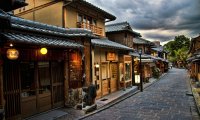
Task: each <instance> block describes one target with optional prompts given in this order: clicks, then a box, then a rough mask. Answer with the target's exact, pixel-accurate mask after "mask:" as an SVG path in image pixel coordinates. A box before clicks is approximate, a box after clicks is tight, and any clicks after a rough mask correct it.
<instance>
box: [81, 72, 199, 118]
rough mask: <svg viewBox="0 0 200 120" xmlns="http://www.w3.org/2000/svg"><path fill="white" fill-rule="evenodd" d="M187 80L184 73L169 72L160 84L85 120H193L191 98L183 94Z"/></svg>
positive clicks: (188, 89) (187, 88) (185, 90)
mask: <svg viewBox="0 0 200 120" xmlns="http://www.w3.org/2000/svg"><path fill="white" fill-rule="evenodd" d="M187 81H188V77H187V73H186V70H184V69H172V70H170V71H169V73H168V74H167V75H166V76H164V77H163V78H162V79H161V80H160V81H158V82H156V83H155V84H153V85H151V86H149V87H148V89H145V90H144V92H139V93H137V94H136V95H134V96H131V97H129V98H128V99H125V100H123V101H121V102H119V103H117V104H115V105H113V106H111V107H109V108H107V109H105V110H103V111H100V112H98V113H96V114H94V115H92V116H88V117H86V118H83V119H85V120H95V119H97V118H98V119H101V120H107V119H110V117H111V119H115V120H122V119H124V120H135V119H136V120H137V119H138V120H194V119H199V117H197V116H194V115H195V114H192V112H191V107H192V105H191V103H193V104H194V101H193V100H191V96H188V95H187V94H186V93H188V91H190V88H189V87H188V83H187ZM81 119H82V118H81Z"/></svg>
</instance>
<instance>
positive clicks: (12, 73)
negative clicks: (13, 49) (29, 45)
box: [3, 61, 21, 119]
mask: <svg viewBox="0 0 200 120" xmlns="http://www.w3.org/2000/svg"><path fill="white" fill-rule="evenodd" d="M3 84H4V87H3V88H4V98H5V101H6V104H5V117H6V119H15V118H16V117H19V115H20V114H21V104H20V78H19V63H18V62H16V61H5V63H4V68H3Z"/></svg>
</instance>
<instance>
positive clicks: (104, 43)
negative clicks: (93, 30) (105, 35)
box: [91, 39, 133, 51]
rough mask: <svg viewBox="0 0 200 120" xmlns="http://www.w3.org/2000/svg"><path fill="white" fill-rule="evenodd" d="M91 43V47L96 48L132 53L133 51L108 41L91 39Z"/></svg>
mask: <svg viewBox="0 0 200 120" xmlns="http://www.w3.org/2000/svg"><path fill="white" fill-rule="evenodd" d="M91 42H92V45H94V46H98V47H105V48H113V49H119V50H128V51H133V49H132V48H130V47H127V46H125V45H122V44H119V43H116V42H113V41H110V40H108V39H92V40H91Z"/></svg>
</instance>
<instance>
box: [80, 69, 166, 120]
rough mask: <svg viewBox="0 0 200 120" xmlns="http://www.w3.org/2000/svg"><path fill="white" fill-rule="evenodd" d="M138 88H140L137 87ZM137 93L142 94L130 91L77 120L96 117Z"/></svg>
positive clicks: (138, 91) (145, 87)
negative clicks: (97, 114) (95, 115)
mask: <svg viewBox="0 0 200 120" xmlns="http://www.w3.org/2000/svg"><path fill="white" fill-rule="evenodd" d="M165 75H167V73H163V75H161V76H160V77H159V78H158V79H157V80H155V81H153V82H152V83H151V84H149V85H147V86H144V90H145V89H147V88H148V87H150V86H151V85H153V84H155V83H157V82H158V81H159V80H160V79H161V78H163V77H164V76H165ZM137 88H138V87H137ZM137 88H136V89H137ZM137 93H140V90H135V89H133V90H131V91H129V92H128V93H126V94H124V95H122V96H120V97H119V98H117V99H115V100H113V101H111V102H109V103H108V104H106V105H104V106H102V107H100V108H99V109H97V110H95V111H94V112H91V113H88V114H86V115H84V116H82V117H80V118H78V119H77V120H82V119H84V118H87V117H89V116H91V115H94V114H96V113H99V112H101V111H103V110H106V109H108V108H110V107H112V106H114V105H115V104H117V103H119V102H121V101H123V100H125V99H127V98H129V97H131V96H133V95H135V94H137Z"/></svg>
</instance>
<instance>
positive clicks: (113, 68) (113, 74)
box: [110, 63, 118, 92]
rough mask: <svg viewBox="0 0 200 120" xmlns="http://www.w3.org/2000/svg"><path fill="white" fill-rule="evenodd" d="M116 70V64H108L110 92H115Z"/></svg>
mask: <svg viewBox="0 0 200 120" xmlns="http://www.w3.org/2000/svg"><path fill="white" fill-rule="evenodd" d="M117 79H118V68H117V63H110V92H114V91H117V84H118V83H117V81H118V80H117Z"/></svg>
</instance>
